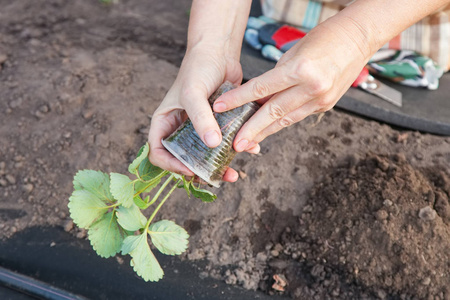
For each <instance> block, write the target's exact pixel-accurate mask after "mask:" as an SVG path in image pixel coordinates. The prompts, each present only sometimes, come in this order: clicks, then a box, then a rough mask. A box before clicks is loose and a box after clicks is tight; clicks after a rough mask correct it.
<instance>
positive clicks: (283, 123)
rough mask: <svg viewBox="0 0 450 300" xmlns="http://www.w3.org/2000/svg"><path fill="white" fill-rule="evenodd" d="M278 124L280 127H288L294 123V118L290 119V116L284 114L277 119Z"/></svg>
mask: <svg viewBox="0 0 450 300" xmlns="http://www.w3.org/2000/svg"><path fill="white" fill-rule="evenodd" d="M278 124H279V125H280V126H281V127H289V126H291V125H292V124H294V120H292V119H291V118H289V117H288V116H284V117H283V118H281V119H279V120H278Z"/></svg>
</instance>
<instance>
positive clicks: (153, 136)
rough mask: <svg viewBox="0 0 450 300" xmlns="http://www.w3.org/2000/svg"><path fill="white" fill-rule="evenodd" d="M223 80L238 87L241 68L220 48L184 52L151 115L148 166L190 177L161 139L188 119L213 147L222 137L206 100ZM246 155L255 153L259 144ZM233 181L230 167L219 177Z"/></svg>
mask: <svg viewBox="0 0 450 300" xmlns="http://www.w3.org/2000/svg"><path fill="white" fill-rule="evenodd" d="M224 81H230V82H231V83H233V84H240V82H241V81H242V68H241V65H240V63H239V61H238V60H236V59H233V58H229V57H226V56H225V55H224V54H223V51H222V50H221V49H214V48H213V47H205V48H200V47H196V48H193V49H190V50H189V51H188V52H187V53H186V55H185V57H184V59H183V62H182V64H181V67H180V70H179V73H178V76H177V78H176V80H175V82H174V84H173V85H172V87H171V88H170V90H169V91H168V92H167V94H166V96H165V98H164V100H163V101H162V102H161V104H160V106H159V107H158V108H157V109H156V111H155V112H154V114H153V116H152V122H151V125H150V132H149V137H148V141H149V144H150V161H151V163H152V164H154V165H156V166H159V167H160V168H162V169H165V170H168V171H171V172H175V173H179V174H183V175H187V176H193V175H194V174H193V173H192V172H191V171H190V170H189V169H188V168H187V167H186V166H184V165H183V164H182V163H181V162H180V161H179V160H178V159H177V158H175V157H174V156H173V155H172V154H170V153H169V152H168V151H167V150H166V149H165V148H164V146H163V145H162V144H161V139H163V138H166V137H167V136H169V135H170V134H171V133H172V132H174V131H175V130H176V129H177V128H178V127H179V126H180V125H181V123H183V122H184V121H185V120H186V118H187V117H189V118H190V119H191V121H192V124H193V125H194V128H195V130H196V131H197V133H198V135H199V136H200V138H201V139H202V141H203V142H204V143H205V144H206V145H207V146H208V147H210V148H213V147H217V146H218V145H219V144H220V142H221V141H222V135H221V131H220V128H219V126H218V124H217V122H216V120H215V118H214V116H213V112H212V109H211V106H210V104H209V103H208V97H209V96H210V95H211V94H212V93H213V92H214V91H215V90H216V89H217V88H218V87H219V86H220V85H221V84H222V83H223V82H224ZM247 152H250V153H258V152H259V145H255V147H253V148H252V149H248V150H247ZM237 179H238V174H237V172H236V171H235V170H233V169H231V168H229V169H228V170H227V172H226V173H225V175H224V177H223V180H224V181H229V182H234V181H236V180H237Z"/></svg>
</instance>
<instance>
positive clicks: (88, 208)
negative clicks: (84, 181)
mask: <svg viewBox="0 0 450 300" xmlns="http://www.w3.org/2000/svg"><path fill="white" fill-rule="evenodd" d="M69 211H70V217H71V218H72V219H73V221H74V222H75V224H77V225H78V226H79V227H81V228H89V226H90V225H91V224H92V223H94V222H95V220H97V219H98V218H100V217H101V216H102V215H104V214H105V213H106V212H107V211H108V206H107V204H106V203H105V202H104V201H102V200H101V199H100V198H98V196H97V195H96V194H93V193H91V192H89V191H87V190H75V191H73V193H72V195H71V196H70V198H69Z"/></svg>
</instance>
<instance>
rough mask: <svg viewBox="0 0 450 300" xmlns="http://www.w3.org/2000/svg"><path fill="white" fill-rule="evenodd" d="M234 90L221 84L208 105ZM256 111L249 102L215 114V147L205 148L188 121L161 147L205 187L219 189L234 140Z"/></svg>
mask: <svg viewBox="0 0 450 300" xmlns="http://www.w3.org/2000/svg"><path fill="white" fill-rule="evenodd" d="M234 88H235V86H234V85H232V84H231V83H230V82H225V83H224V84H222V85H221V86H220V87H219V89H218V90H217V91H216V92H214V94H213V95H211V97H210V98H209V103H210V105H211V106H212V104H213V103H214V101H215V100H216V99H217V98H219V96H220V95H222V94H223V93H226V92H228V91H229V90H232V89H234ZM258 108H259V105H258V104H257V103H254V102H250V103H247V104H244V105H242V106H240V107H237V108H235V109H232V110H229V111H226V112H223V113H214V117H215V118H216V120H217V123H218V124H219V127H220V130H221V131H222V137H223V139H222V143H220V145H219V146H217V147H216V148H208V147H207V146H206V145H205V144H204V143H203V141H202V140H201V139H200V137H199V136H198V134H197V132H196V131H195V129H194V126H193V125H192V122H191V121H190V120H189V119H187V120H186V121H185V122H184V123H183V124H181V126H180V127H179V128H178V129H177V130H176V131H175V132H174V133H172V134H171V135H170V136H169V137H167V138H165V139H163V140H162V144H163V145H164V147H165V148H166V149H167V150H168V151H169V152H170V153H172V155H173V156H175V157H176V158H178V159H179V160H180V161H181V162H182V163H183V164H184V165H185V166H186V167H187V168H188V169H189V170H191V171H192V172H194V174H195V175H197V176H198V177H200V178H201V179H202V180H204V181H205V182H207V183H208V184H210V185H212V186H214V187H219V186H220V182H221V180H222V177H223V175H224V174H225V171H226V170H227V168H228V166H229V165H230V163H231V161H232V160H233V158H234V157H235V155H236V151H234V149H233V140H234V137H235V136H236V134H237V133H238V131H239V129H240V128H241V126H242V125H243V124H244V123H245V122H246V121H247V120H248V119H249V118H250V117H251V116H252V115H253V114H254V113H255V112H256V111H257V110H258Z"/></svg>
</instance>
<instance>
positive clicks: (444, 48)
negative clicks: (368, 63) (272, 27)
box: [261, 0, 450, 71]
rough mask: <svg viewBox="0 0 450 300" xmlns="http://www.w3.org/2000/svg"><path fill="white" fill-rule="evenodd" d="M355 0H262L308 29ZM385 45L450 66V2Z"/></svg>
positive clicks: (280, 17) (269, 11)
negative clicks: (411, 51) (413, 52)
mask: <svg viewBox="0 0 450 300" xmlns="http://www.w3.org/2000/svg"><path fill="white" fill-rule="evenodd" d="M351 2H353V1H352V0H322V1H318V0H261V4H262V11H263V14H264V15H265V16H266V17H269V18H272V19H275V20H277V21H279V22H283V23H288V24H291V25H294V26H299V27H301V28H302V29H304V30H306V31H308V30H310V29H312V28H313V27H315V26H316V25H317V24H319V23H321V22H323V21H325V20H326V19H328V18H329V17H331V16H333V15H335V14H336V13H338V12H339V11H340V10H341V9H343V8H344V7H345V5H348V4H350V3H351ZM383 48H389V49H403V50H414V51H417V52H419V53H421V54H423V55H426V56H429V57H431V58H432V59H433V60H434V61H435V62H436V63H437V64H438V65H439V66H441V67H442V68H443V69H444V70H446V71H448V70H449V69H450V5H449V6H447V7H446V8H444V9H442V10H441V11H439V12H436V13H434V14H432V15H430V16H428V17H426V18H424V19H423V20H421V21H420V22H417V23H416V24H414V25H412V26H411V27H409V28H408V29H406V30H405V31H403V32H402V33H401V34H399V35H398V36H396V37H395V38H393V39H392V40H391V41H390V42H389V43H387V44H386V45H385V46H383Z"/></svg>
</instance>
